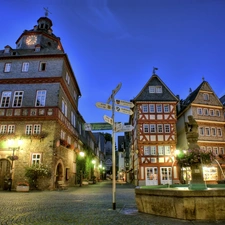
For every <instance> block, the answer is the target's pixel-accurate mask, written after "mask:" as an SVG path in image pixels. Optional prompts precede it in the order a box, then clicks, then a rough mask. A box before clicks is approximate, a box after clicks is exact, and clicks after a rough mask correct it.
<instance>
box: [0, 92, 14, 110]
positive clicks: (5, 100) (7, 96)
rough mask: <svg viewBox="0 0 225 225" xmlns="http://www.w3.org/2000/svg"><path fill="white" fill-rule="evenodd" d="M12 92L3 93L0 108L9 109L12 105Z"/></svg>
mask: <svg viewBox="0 0 225 225" xmlns="http://www.w3.org/2000/svg"><path fill="white" fill-rule="evenodd" d="M11 95H12V92H11V91H3V92H2V97H1V105H0V107H2V108H8V107H9V105H10V100H11Z"/></svg>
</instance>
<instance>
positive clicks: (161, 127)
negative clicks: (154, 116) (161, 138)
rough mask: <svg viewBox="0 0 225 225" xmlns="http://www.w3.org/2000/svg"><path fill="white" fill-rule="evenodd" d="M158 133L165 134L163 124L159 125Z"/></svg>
mask: <svg viewBox="0 0 225 225" xmlns="http://www.w3.org/2000/svg"><path fill="white" fill-rule="evenodd" d="M157 132H158V133H163V125H162V124H157Z"/></svg>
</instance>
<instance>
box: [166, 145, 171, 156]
mask: <svg viewBox="0 0 225 225" xmlns="http://www.w3.org/2000/svg"><path fill="white" fill-rule="evenodd" d="M170 154H171V151H170V146H165V155H170Z"/></svg>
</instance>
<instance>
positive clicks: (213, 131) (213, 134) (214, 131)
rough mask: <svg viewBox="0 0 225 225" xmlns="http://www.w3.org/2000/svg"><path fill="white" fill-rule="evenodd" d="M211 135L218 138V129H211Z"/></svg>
mask: <svg viewBox="0 0 225 225" xmlns="http://www.w3.org/2000/svg"><path fill="white" fill-rule="evenodd" d="M211 134H212V136H216V128H215V127H212V128H211Z"/></svg>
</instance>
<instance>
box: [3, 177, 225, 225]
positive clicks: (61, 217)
mask: <svg viewBox="0 0 225 225" xmlns="http://www.w3.org/2000/svg"><path fill="white" fill-rule="evenodd" d="M0 199H1V200H0V202H1V204H0V224H1V225H3V224H4V225H6V224H7V225H9V224H20V225H22V224H23V225H31V224H32V225H33V224H34V225H36V224H37V225H48V224H52V225H63V224H78V225H80V224H84V225H86V224H87V225H88V224H90V225H92V224H93V225H95V224H96V225H101V224H103V225H110V224H115V225H119V224H125V225H130V224H141V225H144V224H160V225H169V224H173V225H176V224H177V225H178V224H192V225H193V224H202V225H203V224H204V225H210V224H225V221H215V222H206V221H202V222H200V221H199V222H194V221H183V220H176V219H171V218H165V217H159V216H153V215H148V214H143V213H139V212H138V211H137V209H136V205H135V198H134V186H133V185H130V184H117V188H116V210H113V209H112V184H111V182H110V181H104V182H100V183H97V184H94V185H87V186H83V187H73V188H69V189H68V190H63V191H43V192H38V191H31V192H29V193H25V192H13V191H12V192H8V191H1V192H0Z"/></svg>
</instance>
